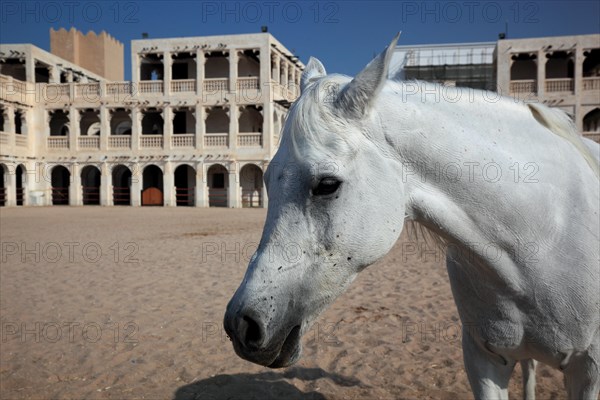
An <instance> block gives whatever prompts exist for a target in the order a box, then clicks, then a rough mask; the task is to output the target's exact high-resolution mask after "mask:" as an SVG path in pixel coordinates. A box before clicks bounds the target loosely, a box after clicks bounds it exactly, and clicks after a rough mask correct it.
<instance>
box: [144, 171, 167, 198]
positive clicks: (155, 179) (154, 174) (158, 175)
mask: <svg viewBox="0 0 600 400" xmlns="http://www.w3.org/2000/svg"><path fill="white" fill-rule="evenodd" d="M142 188H143V189H142V205H143V206H162V205H164V203H165V200H164V194H163V193H164V183H163V171H162V169H161V168H160V167H158V166H157V165H154V164H150V165H148V166H146V167H145V168H144V171H143V173H142Z"/></svg>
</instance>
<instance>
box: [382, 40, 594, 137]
mask: <svg viewBox="0 0 600 400" xmlns="http://www.w3.org/2000/svg"><path fill="white" fill-rule="evenodd" d="M392 63H393V64H394V65H400V64H404V71H405V77H406V79H419V80H426V81H433V82H439V83H442V84H445V85H450V86H461V87H468V88H476V89H488V90H496V91H498V92H499V93H501V94H503V95H506V96H512V97H515V98H518V99H519V100H522V101H528V102H542V103H544V104H546V105H549V106H551V107H558V108H561V109H563V110H564V111H566V112H568V113H569V114H570V115H572V116H573V119H574V121H575V124H576V125H577V129H578V130H579V132H580V133H581V134H583V135H584V136H585V137H588V138H590V139H592V140H595V141H596V142H599V143H600V35H598V34H596V35H579V36H556V37H542V38H532V39H501V40H498V41H497V42H482V43H453V44H438V45H417V46H398V47H397V48H396V51H395V53H394V57H393V59H392Z"/></svg>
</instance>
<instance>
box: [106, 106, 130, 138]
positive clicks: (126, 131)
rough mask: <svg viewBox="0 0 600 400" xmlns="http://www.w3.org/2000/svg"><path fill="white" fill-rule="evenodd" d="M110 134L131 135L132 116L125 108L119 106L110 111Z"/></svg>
mask: <svg viewBox="0 0 600 400" xmlns="http://www.w3.org/2000/svg"><path fill="white" fill-rule="evenodd" d="M110 114H111V117H110V134H111V135H131V116H130V115H129V112H128V111H127V110H125V109H124V108H117V109H116V110H114V111H113V112H111V113H110Z"/></svg>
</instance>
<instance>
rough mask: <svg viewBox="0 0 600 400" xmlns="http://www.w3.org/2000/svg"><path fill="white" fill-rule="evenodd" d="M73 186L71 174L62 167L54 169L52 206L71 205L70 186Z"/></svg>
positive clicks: (58, 166)
mask: <svg viewBox="0 0 600 400" xmlns="http://www.w3.org/2000/svg"><path fill="white" fill-rule="evenodd" d="M70 184H71V173H70V172H69V170H68V169H67V168H65V167H63V166H62V165H57V166H56V167H54V168H52V178H51V185H52V205H55V206H68V205H69V186H70Z"/></svg>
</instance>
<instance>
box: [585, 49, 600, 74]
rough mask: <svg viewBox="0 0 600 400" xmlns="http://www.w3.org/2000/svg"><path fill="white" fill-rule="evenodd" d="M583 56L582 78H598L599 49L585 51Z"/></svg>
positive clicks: (599, 65)
mask: <svg viewBox="0 0 600 400" xmlns="http://www.w3.org/2000/svg"><path fill="white" fill-rule="evenodd" d="M583 55H584V56H585V59H584V60H583V66H582V67H583V68H582V69H583V71H582V72H583V77H584V78H587V77H593V76H600V49H591V50H589V51H585V52H584V53H583Z"/></svg>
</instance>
